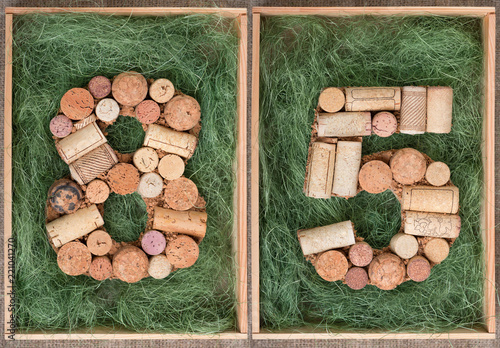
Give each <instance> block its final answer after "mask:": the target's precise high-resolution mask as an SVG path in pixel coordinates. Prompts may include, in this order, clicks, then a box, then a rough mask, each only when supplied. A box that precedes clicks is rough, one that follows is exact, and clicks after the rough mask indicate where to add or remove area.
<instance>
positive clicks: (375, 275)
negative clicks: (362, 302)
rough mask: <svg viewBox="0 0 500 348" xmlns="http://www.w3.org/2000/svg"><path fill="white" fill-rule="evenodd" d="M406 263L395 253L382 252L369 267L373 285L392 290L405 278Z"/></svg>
mask: <svg viewBox="0 0 500 348" xmlns="http://www.w3.org/2000/svg"><path fill="white" fill-rule="evenodd" d="M405 274H406V270H405V265H404V263H403V261H401V259H400V258H399V257H397V256H396V255H394V254H389V253H385V254H381V255H379V256H377V257H376V258H375V259H374V260H373V261H372V263H370V266H369V267H368V275H369V276H370V280H371V282H372V285H375V286H376V287H378V288H379V289H382V290H392V289H394V288H395V287H396V286H398V285H399V284H401V283H402V282H403V280H404V277H405Z"/></svg>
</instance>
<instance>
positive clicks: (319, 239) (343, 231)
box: [297, 220, 355, 256]
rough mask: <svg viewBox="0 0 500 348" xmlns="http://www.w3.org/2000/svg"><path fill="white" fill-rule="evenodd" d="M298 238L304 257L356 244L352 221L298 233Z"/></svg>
mask: <svg viewBox="0 0 500 348" xmlns="http://www.w3.org/2000/svg"><path fill="white" fill-rule="evenodd" d="M297 237H298V238H299V243H300V247H301V248H302V252H303V253H304V256H307V255H311V254H316V253H320V252H322V251H326V250H329V249H338V248H343V247H346V246H349V245H353V244H354V243H355V240H354V228H353V227H352V222H351V221H350V220H348V221H342V222H338V223H336V224H332V225H328V226H321V227H315V228H311V229H308V230H302V231H297Z"/></svg>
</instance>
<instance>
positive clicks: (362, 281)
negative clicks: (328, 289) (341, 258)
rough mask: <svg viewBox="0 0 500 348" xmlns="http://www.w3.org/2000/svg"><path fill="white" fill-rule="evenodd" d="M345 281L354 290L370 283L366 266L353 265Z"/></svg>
mask: <svg viewBox="0 0 500 348" xmlns="http://www.w3.org/2000/svg"><path fill="white" fill-rule="evenodd" d="M345 283H346V284H347V286H348V287H350V288H351V289H353V290H361V289H363V288H364V287H365V286H366V285H367V284H368V273H367V272H366V271H365V269H364V268H360V267H351V268H350V269H349V271H347V274H346V275H345Z"/></svg>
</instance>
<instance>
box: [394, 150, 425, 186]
mask: <svg viewBox="0 0 500 348" xmlns="http://www.w3.org/2000/svg"><path fill="white" fill-rule="evenodd" d="M390 165H391V170H392V175H393V177H394V180H396V181H397V182H399V183H400V184H403V185H412V184H414V183H416V182H417V181H420V180H422V179H423V177H424V175H425V171H426V170H427V162H426V161H425V157H424V156H423V155H422V154H421V153H420V152H418V151H417V150H415V149H411V148H405V149H401V150H398V151H397V152H396V153H395V154H394V155H393V156H392V158H391V161H390Z"/></svg>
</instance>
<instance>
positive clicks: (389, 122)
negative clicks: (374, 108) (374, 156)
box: [372, 111, 398, 138]
mask: <svg viewBox="0 0 500 348" xmlns="http://www.w3.org/2000/svg"><path fill="white" fill-rule="evenodd" d="M397 129H398V120H397V119H396V116H394V114H392V113H390V112H388V111H382V112H379V113H377V114H375V116H373V119H372V131H373V133H375V134H377V135H378V136H379V137H382V138H387V137H389V136H391V135H393V134H394V133H395V132H396V130H397Z"/></svg>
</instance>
